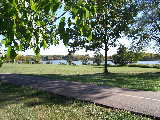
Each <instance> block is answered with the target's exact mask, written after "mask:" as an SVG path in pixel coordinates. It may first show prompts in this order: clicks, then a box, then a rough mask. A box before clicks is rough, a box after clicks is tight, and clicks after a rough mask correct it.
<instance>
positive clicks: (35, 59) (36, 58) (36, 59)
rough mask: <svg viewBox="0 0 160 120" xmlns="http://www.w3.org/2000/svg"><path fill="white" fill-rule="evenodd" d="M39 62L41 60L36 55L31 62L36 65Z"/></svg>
mask: <svg viewBox="0 0 160 120" xmlns="http://www.w3.org/2000/svg"><path fill="white" fill-rule="evenodd" d="M40 60H41V56H40V55H36V56H34V57H33V61H34V62H35V63H36V64H39V63H40Z"/></svg>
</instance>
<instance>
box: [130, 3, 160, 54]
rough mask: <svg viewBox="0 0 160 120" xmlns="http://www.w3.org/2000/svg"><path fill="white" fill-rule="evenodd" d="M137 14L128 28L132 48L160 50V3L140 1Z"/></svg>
mask: <svg viewBox="0 0 160 120" xmlns="http://www.w3.org/2000/svg"><path fill="white" fill-rule="evenodd" d="M138 6H139V8H140V9H139V14H138V15H137V17H135V22H134V23H133V24H132V25H131V26H130V27H131V33H130V35H129V37H130V38H132V41H133V42H132V48H133V49H135V50H142V49H146V48H150V49H154V50H158V52H159V50H160V36H159V35H160V2H159V0H148V1H147V0H141V1H140V2H138Z"/></svg>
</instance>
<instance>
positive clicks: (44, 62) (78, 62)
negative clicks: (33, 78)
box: [41, 60, 160, 65]
mask: <svg viewBox="0 0 160 120" xmlns="http://www.w3.org/2000/svg"><path fill="white" fill-rule="evenodd" d="M41 62H42V63H43V64H46V63H47V62H50V63H52V64H60V63H64V64H67V60H51V61H41ZM73 63H74V64H76V65H82V62H81V61H73ZM88 63H90V64H93V61H89V62H88ZM108 64H111V65H114V63H113V62H111V61H108ZM136 64H160V61H138V62H137V63H136Z"/></svg>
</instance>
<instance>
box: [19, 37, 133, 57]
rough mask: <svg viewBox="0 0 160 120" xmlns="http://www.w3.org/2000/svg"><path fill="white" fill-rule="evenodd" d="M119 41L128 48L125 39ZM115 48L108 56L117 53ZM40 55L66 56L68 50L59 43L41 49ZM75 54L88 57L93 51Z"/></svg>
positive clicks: (27, 53)
mask: <svg viewBox="0 0 160 120" xmlns="http://www.w3.org/2000/svg"><path fill="white" fill-rule="evenodd" d="M119 41H120V43H122V44H124V45H125V46H126V47H127V46H129V44H130V43H129V41H128V40H127V39H126V38H122V39H120V40H119ZM117 48H118V47H114V48H110V49H109V51H108V56H111V55H113V54H116V53H117ZM100 52H101V53H102V54H103V55H104V53H105V51H104V50H101V51H100ZM19 54H22V55H34V52H33V50H27V51H26V52H20V53H19ZM40 54H41V55H67V54H68V49H67V47H66V46H64V44H63V43H62V42H60V44H59V45H57V46H54V45H52V46H50V47H49V48H48V49H43V48H41V52H40ZM75 54H76V55H85V54H89V55H90V56H93V55H94V51H88V52H86V51H85V49H82V50H79V51H76V53H75Z"/></svg>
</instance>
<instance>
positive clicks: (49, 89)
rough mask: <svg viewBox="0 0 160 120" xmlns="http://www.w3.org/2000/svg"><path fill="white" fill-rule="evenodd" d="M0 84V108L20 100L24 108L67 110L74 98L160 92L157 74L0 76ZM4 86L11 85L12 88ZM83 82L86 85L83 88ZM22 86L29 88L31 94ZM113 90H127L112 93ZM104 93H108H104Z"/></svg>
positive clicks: (87, 99)
mask: <svg viewBox="0 0 160 120" xmlns="http://www.w3.org/2000/svg"><path fill="white" fill-rule="evenodd" d="M0 81H3V82H2V84H1V85H0V86H1V87H0V96H1V98H0V103H1V105H0V107H4V106H5V105H7V104H13V103H17V102H19V101H20V100H22V101H23V100H24V101H26V102H25V103H24V105H25V106H27V107H33V106H38V105H51V104H57V105H63V106H68V105H70V104H73V99H74V98H76V99H81V100H85V101H89V100H90V99H92V101H95V100H102V99H104V98H106V97H110V96H112V95H113V92H114V93H117V94H118V93H121V92H123V91H139V90H149V91H157V90H160V72H156V73H139V74H124V73H110V74H108V75H104V74H102V73H96V74H83V75H62V74H42V75H35V74H8V75H6V74H0ZM67 81H74V82H67ZM5 82H9V83H11V84H14V86H12V85H9V84H7V83H5ZM79 82H80V83H79ZM82 82H84V83H87V84H82ZM17 85H18V86H21V87H17ZM97 85H98V86H97ZM23 86H29V87H32V88H34V90H33V89H30V88H28V87H23ZM113 87H120V88H129V89H122V90H119V89H118V91H113V89H114V88H113ZM36 89H39V90H40V91H39V90H36ZM104 89H107V91H105V92H104V91H103V90H104ZM130 89H132V90H130ZM64 96H67V97H64ZM88 96H89V97H88ZM37 99H38V100H37Z"/></svg>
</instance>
